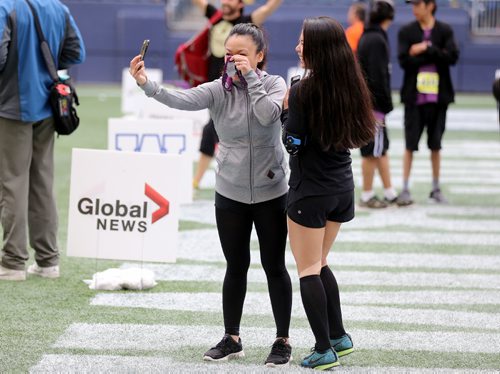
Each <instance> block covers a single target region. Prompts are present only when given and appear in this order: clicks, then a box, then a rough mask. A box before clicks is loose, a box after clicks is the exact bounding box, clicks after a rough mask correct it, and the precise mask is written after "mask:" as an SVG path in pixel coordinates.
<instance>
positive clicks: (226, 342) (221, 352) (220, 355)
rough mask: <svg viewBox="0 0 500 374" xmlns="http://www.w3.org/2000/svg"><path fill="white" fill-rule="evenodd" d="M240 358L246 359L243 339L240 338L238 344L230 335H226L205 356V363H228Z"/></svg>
mask: <svg viewBox="0 0 500 374" xmlns="http://www.w3.org/2000/svg"><path fill="white" fill-rule="evenodd" d="M240 357H245V352H243V346H242V345H241V339H240V338H238V342H237V343H236V342H235V341H234V339H233V338H232V337H231V335H229V334H226V335H224V337H223V338H222V340H221V341H220V342H219V343H218V344H217V345H216V346H215V347H212V348H210V349H209V350H208V351H207V352H205V354H204V355H203V359H204V360H205V361H227V360H229V359H231V358H240Z"/></svg>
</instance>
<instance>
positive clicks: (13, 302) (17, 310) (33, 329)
mask: <svg viewBox="0 0 500 374" xmlns="http://www.w3.org/2000/svg"><path fill="white" fill-rule="evenodd" d="M119 93H120V91H119V88H118V87H114V86H99V87H97V86H82V87H79V94H80V99H81V106H80V108H79V114H80V116H81V119H82V123H81V127H80V128H79V129H78V131H77V132H76V133H75V134H74V135H72V136H70V137H60V138H58V139H57V141H56V194H57V199H58V209H59V213H60V229H59V243H60V246H61V248H62V249H63V250H62V253H61V278H60V279H57V280H47V279H41V278H37V277H29V278H28V280H27V281H26V282H19V283H17V282H0V294H1V295H2V303H1V304H2V306H1V307H0V320H1V325H0V372H2V373H18V372H19V373H21V372H26V371H28V370H29V369H30V368H31V367H33V366H34V365H36V363H37V362H38V361H39V360H40V359H41V357H42V355H43V354H48V353H56V354H59V353H72V354H94V353H96V352H93V351H91V350H85V349H79V350H78V349H76V350H75V349H61V348H57V349H56V348H52V345H53V343H54V342H55V341H56V340H57V338H58V337H59V336H61V335H62V334H63V333H64V331H65V330H66V328H67V327H68V326H70V325H71V324H72V323H75V322H85V323H137V324H144V323H146V324H164V323H172V324H184V325H198V324H205V325H218V326H220V325H221V324H222V315H221V313H204V312H175V311H162V310H154V309H134V308H119V307H117V308H109V307H108V308H107V307H96V306H90V305H89V300H90V299H91V298H92V297H93V296H95V294H96V292H95V291H92V290H89V289H88V288H87V286H86V285H85V284H83V282H82V279H88V278H90V277H91V276H92V274H93V273H95V272H96V271H102V270H105V269H107V268H110V267H116V266H119V265H120V262H113V261H103V260H99V261H96V260H89V259H80V258H69V257H66V255H65V251H64V247H65V244H66V234H67V210H68V200H69V199H68V197H69V187H70V186H69V180H70V164H71V149H72V148H73V147H79V148H97V149H104V148H106V144H107V139H106V136H107V119H108V118H110V117H119V116H121V113H120V97H119ZM457 106H459V107H461V108H472V109H478V108H493V107H494V102H493V99H492V98H491V97H490V96H480V95H460V96H458V98H457ZM391 138H392V139H393V140H401V139H402V131H401V130H400V131H391ZM496 139H499V135H498V133H494V132H466V131H453V132H451V131H450V132H448V133H447V134H446V135H445V143H444V150H446V141H447V140H474V141H491V140H496ZM416 159H418V156H417V157H416ZM483 160H484V159H483ZM493 160H495V161H498V160H497V159H493ZM429 167H430V166H429ZM396 187H398V186H396ZM413 191H414V194H415V196H419V197H425V196H426V195H427V193H428V184H424V183H416V184H415V185H414V187H413ZM445 191H446V188H445ZM196 198H197V199H212V198H213V190H200V191H197V193H196ZM450 200H451V202H452V203H453V204H454V205H462V206H467V205H469V206H475V207H492V206H496V207H498V206H500V196H499V195H481V196H475V197H473V198H471V196H470V195H463V196H460V195H454V196H453V198H452V199H450ZM369 214H370V213H369V212H360V213H359V216H369ZM440 218H445V219H448V218H449V219H453V218H456V217H453V216H451V217H450V216H447V215H441V216H440ZM460 218H463V217H460ZM465 218H467V219H469V217H465ZM470 219H472V220H474V219H475V220H477V219H497V220H498V219H499V217H497V216H488V217H479V218H478V217H474V216H473V217H470ZM180 228H181V229H182V230H190V229H205V228H212V229H213V226H212V225H207V224H202V223H199V222H188V221H184V222H181V223H180ZM426 232H428V231H426ZM252 246H253V247H254V248H256V247H257V246H256V243H253V245H252ZM335 250H336V251H339V252H342V251H360V252H364V251H367V252H378V251H383V252H390V251H394V252H409V253H419V252H420V253H422V252H425V253H444V254H475V255H481V254H489V255H500V250H499V247H498V246H479V247H476V248H471V247H470V246H451V245H450V246H447V245H420V244H409V245H404V246H401V245H400V244H369V245H366V244H364V243H338V244H336V247H335ZM221 265H222V264H221ZM352 269H353V270H354V269H355V268H352ZM357 270H361V271H363V270H374V269H371V268H369V269H363V268H360V267H358V268H357ZM291 271H293V270H292V269H291ZM399 271H415V269H400V270H399ZM433 271H435V270H433ZM454 271H456V270H454ZM487 273H489V272H487ZM220 287H221V285H220V283H215V282H211V283H210V282H207V283H198V282H160V284H159V286H158V287H157V288H155V289H154V290H153V291H150V292H166V291H168V292H202V291H203V292H210V291H211V292H219V291H220ZM473 288H474V285H471V289H473ZM341 289H342V291H355V290H369V289H373V290H402V289H405V290H408V289H410V288H402V287H399V288H397V287H376V286H373V287H364V286H347V287H342V285H341ZM415 289H416V290H422V291H423V292H425V289H426V288H425V287H420V288H419V287H415ZM252 290H254V291H261V292H263V293H265V292H266V287H265V286H263V285H258V284H249V291H252ZM407 307H410V305H408V306H407ZM411 307H414V306H411ZM417 307H423V306H422V305H419V306H417ZM424 307H425V306H424ZM436 307H437V306H435V305H433V306H428V308H436ZM439 307H440V309H447V310H450V311H451V310H463V311H477V312H495V311H496V312H498V309H495V308H496V307H497V306H496V305H494V306H491V305H481V304H479V305H476V306H474V307H472V306H471V307H468V306H463V307H461V308H459V307H457V306H446V305H440V306H439ZM242 324H244V325H250V326H251V325H254V326H267V327H273V325H274V323H273V320H272V318H271V317H262V316H246V315H244V317H243V321H242ZM292 325H293V326H294V327H305V328H307V321H306V320H305V319H303V318H293V319H292ZM347 328H348V329H353V328H365V329H375V330H381V331H383V330H403V331H404V330H406V329H409V330H412V331H413V330H416V331H421V330H424V331H427V330H425V326H413V325H406V324H403V325H401V324H390V323H375V322H349V323H348V325H347ZM432 329H433V330H436V327H435V326H434V327H433V328H432ZM478 329H479V330H478V331H481V329H480V326H478ZM450 330H451V331H458V329H453V328H446V329H444V328H443V329H437V331H450ZM462 330H463V329H460V331H462ZM485 332H486V331H485ZM497 334H498V332H497ZM216 339H217V337H214V343H215V340H216ZM206 348H207V347H200V348H199V350H195V351H194V352H191V353H186V351H185V350H179V351H178V352H170V353H169V355H175V356H176V357H178V359H179V360H180V361H181V362H182V361H184V362H189V361H190V360H199V357H200V354H201V353H202V352H203V350H204V349H206ZM98 353H99V354H102V353H104V354H106V353H107V354H113V355H116V354H118V355H136V354H137V352H133V351H127V350H125V351H116V350H113V351H109V352H98ZM248 353H249V354H248V355H247V360H246V361H245V362H249V363H255V364H260V363H261V361H262V357H264V356H265V355H267V353H268V349H267V348H266V349H265V350H264V349H254V350H252V351H251V352H248ZM161 354H162V352H148V351H146V352H141V355H153V356H155V355H161ZM305 354H306V350H300V349H299V350H297V351H296V352H294V355H296V357H297V358H298V357H300V356H301V355H305ZM343 364H345V365H356V366H371V367H380V366H403V367H405V366H407V367H408V366H409V367H417V368H439V367H448V368H464V369H467V368H470V369H472V368H474V369H480V368H485V369H500V356H499V355H496V354H482V353H480V352H478V353H477V354H474V359H473V360H471V357H470V355H465V354H463V353H459V352H457V353H454V352H449V353H432V352H425V354H422V352H417V351H390V352H389V353H388V354H380V353H379V352H377V351H374V350H357V351H356V353H355V354H353V355H351V356H348V357H346V358H345V359H344V360H343Z"/></svg>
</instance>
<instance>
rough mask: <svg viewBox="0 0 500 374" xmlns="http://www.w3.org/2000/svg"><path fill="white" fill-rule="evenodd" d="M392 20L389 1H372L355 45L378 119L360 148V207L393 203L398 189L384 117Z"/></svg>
mask: <svg viewBox="0 0 500 374" xmlns="http://www.w3.org/2000/svg"><path fill="white" fill-rule="evenodd" d="M393 19H394V3H393V2H392V0H375V1H374V2H373V3H372V6H371V7H370V12H369V16H368V25H367V27H366V28H365V31H364V32H363V35H362V36H361V40H360V42H359V46H358V62H359V64H360V65H361V68H362V69H363V72H364V75H365V78H366V82H367V84H368V88H369V89H370V92H371V93H372V98H373V109H374V115H375V120H376V121H377V132H376V133H375V139H374V140H373V141H371V142H370V143H369V144H367V145H365V146H363V147H361V156H362V158H361V170H362V175H363V188H362V192H361V199H360V204H359V205H360V206H362V207H367V208H374V209H377V208H386V207H387V206H388V205H390V204H393V203H396V200H397V192H396V190H395V189H394V188H393V187H392V183H391V172H390V166H389V155H388V154H387V151H388V149H389V136H388V133H387V127H386V123H385V116H386V115H387V114H388V113H390V112H391V111H392V109H393V105H392V96H391V74H390V62H389V61H390V48H389V40H388V37H387V30H388V28H389V26H390V25H391V23H392V20H393ZM375 170H378V172H379V174H380V179H381V180H382V184H383V186H384V196H383V199H380V198H379V197H378V196H377V195H376V194H375V192H374V190H373V178H374V175H375Z"/></svg>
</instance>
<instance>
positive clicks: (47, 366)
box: [30, 354, 492, 374]
mask: <svg viewBox="0 0 500 374" xmlns="http://www.w3.org/2000/svg"><path fill="white" fill-rule="evenodd" d="M299 360H300V358H296V359H295V361H294V362H292V364H291V365H290V366H289V367H287V368H286V369H284V370H279V369H274V368H272V369H269V368H266V367H265V366H264V365H252V364H245V361H246V360H245V359H243V360H239V361H238V363H235V362H234V361H233V362H231V361H230V362H226V363H222V364H215V363H212V362H210V363H206V362H202V361H201V359H200V361H194V362H191V363H186V362H183V363H179V362H175V361H174V360H173V359H170V358H164V357H145V356H134V357H130V356H102V355H69V354H61V355H55V354H50V355H44V356H43V357H42V360H41V361H40V362H39V363H38V364H37V365H36V366H35V367H33V368H31V370H30V373H32V374H41V373H48V374H52V373H68V372H71V373H117V374H122V373H124V372H126V373H274V374H276V373H277V372H278V373H281V372H282V371H286V373H309V374H310V373H311V369H303V368H300V367H299V366H298V365H299V363H300V361H299ZM335 372H339V373H359V374H374V373H389V374H393V373H394V374H400V373H407V374H433V373H436V374H466V373H471V370H470V369H448V368H411V367H361V366H341V367H339V368H337V369H335ZM491 372H492V371H491V370H477V369H474V373H477V374H482V373H491Z"/></svg>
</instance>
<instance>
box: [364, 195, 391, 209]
mask: <svg viewBox="0 0 500 374" xmlns="http://www.w3.org/2000/svg"><path fill="white" fill-rule="evenodd" d="M359 206H360V207H363V208H370V209H382V208H387V204H386V203H385V202H384V201H382V200H380V199H379V198H378V197H377V196H373V197H372V198H370V199H369V200H368V201H363V200H360V201H359Z"/></svg>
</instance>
